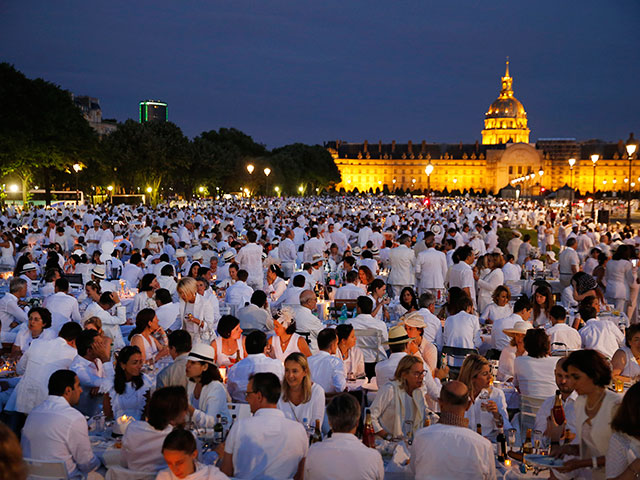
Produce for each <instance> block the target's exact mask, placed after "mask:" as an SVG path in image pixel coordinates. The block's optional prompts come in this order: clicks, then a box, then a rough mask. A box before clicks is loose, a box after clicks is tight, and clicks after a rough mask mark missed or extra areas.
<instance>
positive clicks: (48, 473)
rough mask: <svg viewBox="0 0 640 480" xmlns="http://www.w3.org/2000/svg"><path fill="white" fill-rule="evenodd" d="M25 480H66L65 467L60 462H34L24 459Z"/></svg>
mask: <svg viewBox="0 0 640 480" xmlns="http://www.w3.org/2000/svg"><path fill="white" fill-rule="evenodd" d="M24 463H26V465H27V480H45V479H46V480H68V479H69V474H68V473H67V467H66V465H65V463H64V462H63V461H62V460H36V459H34V458H26V457H25V458H24Z"/></svg>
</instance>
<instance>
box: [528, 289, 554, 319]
mask: <svg viewBox="0 0 640 480" xmlns="http://www.w3.org/2000/svg"><path fill="white" fill-rule="evenodd" d="M553 305H554V300H553V293H551V289H549V287H547V286H546V285H541V286H539V287H538V288H536V291H535V293H534V294H533V315H532V323H533V326H534V327H544V326H545V325H547V324H549V323H550V322H551V320H550V317H549V311H550V310H551V307H553Z"/></svg>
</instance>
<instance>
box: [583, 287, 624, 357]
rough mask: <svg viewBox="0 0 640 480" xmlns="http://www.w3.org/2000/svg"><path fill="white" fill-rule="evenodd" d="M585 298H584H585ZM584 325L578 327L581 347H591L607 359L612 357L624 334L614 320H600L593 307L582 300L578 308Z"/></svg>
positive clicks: (621, 343)
mask: <svg viewBox="0 0 640 480" xmlns="http://www.w3.org/2000/svg"><path fill="white" fill-rule="evenodd" d="M585 300H586V299H585ZM578 313H579V314H580V317H581V318H582V320H584V321H585V322H586V325H585V326H584V327H582V328H581V329H580V331H579V332H578V333H580V337H581V338H582V348H583V349H593V350H597V351H599V352H600V353H602V354H603V355H604V356H605V357H607V358H608V359H611V358H613V355H614V353H616V350H618V348H620V347H621V346H623V345H624V335H623V334H622V332H621V331H620V329H619V328H618V326H617V325H616V324H615V323H614V322H610V321H609V320H600V319H599V318H598V317H597V311H596V309H595V308H594V307H592V306H590V305H588V304H587V302H585V301H583V302H581V304H580V309H579V310H578Z"/></svg>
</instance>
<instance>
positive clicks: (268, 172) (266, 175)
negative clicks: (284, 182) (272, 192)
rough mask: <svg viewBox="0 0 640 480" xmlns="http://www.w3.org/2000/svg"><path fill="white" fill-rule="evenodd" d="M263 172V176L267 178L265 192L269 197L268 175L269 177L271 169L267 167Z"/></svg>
mask: <svg viewBox="0 0 640 480" xmlns="http://www.w3.org/2000/svg"><path fill="white" fill-rule="evenodd" d="M263 172H264V176H265V177H267V179H266V189H265V190H266V192H267V195H269V175H271V169H270V168H269V167H265V168H264V170H263Z"/></svg>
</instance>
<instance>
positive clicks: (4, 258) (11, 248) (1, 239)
mask: <svg viewBox="0 0 640 480" xmlns="http://www.w3.org/2000/svg"><path fill="white" fill-rule="evenodd" d="M0 252H1V253H2V254H1V255H0V265H3V266H7V267H11V268H13V267H14V266H15V265H16V259H15V253H16V247H15V244H14V243H13V237H12V236H11V234H10V233H9V232H3V233H2V234H0Z"/></svg>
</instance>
